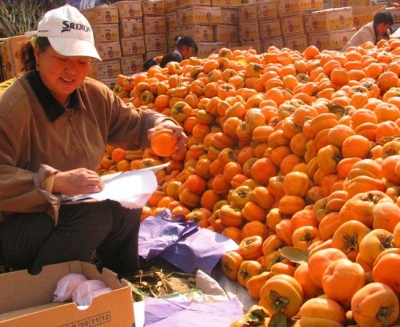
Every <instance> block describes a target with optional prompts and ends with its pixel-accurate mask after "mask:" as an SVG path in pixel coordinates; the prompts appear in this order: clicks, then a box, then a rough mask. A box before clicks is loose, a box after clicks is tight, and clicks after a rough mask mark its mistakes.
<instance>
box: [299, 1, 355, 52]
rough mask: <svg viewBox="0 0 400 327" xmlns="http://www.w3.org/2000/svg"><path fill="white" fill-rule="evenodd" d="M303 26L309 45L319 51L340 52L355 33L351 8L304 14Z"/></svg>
mask: <svg viewBox="0 0 400 327" xmlns="http://www.w3.org/2000/svg"><path fill="white" fill-rule="evenodd" d="M304 24H305V28H306V31H307V33H308V39H309V43H310V44H313V45H315V46H317V47H318V48H319V49H320V50H324V49H333V50H340V49H341V48H342V47H343V46H344V45H345V44H346V43H347V42H348V40H349V39H350V38H351V36H352V35H353V34H354V33H355V32H356V28H355V27H353V24H354V23H353V11H352V8H351V7H342V8H331V9H323V10H318V11H313V12H309V13H305V14H304Z"/></svg>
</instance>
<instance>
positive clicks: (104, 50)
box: [96, 42, 121, 60]
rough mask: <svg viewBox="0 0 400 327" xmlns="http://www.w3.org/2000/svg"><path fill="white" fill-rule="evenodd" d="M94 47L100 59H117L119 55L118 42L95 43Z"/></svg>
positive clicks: (119, 47)
mask: <svg viewBox="0 0 400 327" xmlns="http://www.w3.org/2000/svg"><path fill="white" fill-rule="evenodd" d="M96 49H97V52H98V53H99V55H100V58H101V59H102V60H110V59H117V58H120V57H121V46H120V44H119V42H105V43H97V44H96Z"/></svg>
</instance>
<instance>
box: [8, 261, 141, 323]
mask: <svg viewBox="0 0 400 327" xmlns="http://www.w3.org/2000/svg"><path fill="white" fill-rule="evenodd" d="M69 273H81V274H83V275H85V276H86V277H87V278H88V279H97V280H101V281H103V282H105V283H106V284H107V286H108V287H110V288H111V289H113V291H112V292H110V293H106V294H103V295H99V296H97V297H95V298H94V299H93V303H92V304H91V305H90V306H89V307H88V308H87V309H85V310H80V309H78V308H77V305H76V304H75V303H74V302H65V303H52V301H53V297H54V291H55V290H56V287H57V282H58V281H59V280H60V279H61V278H62V277H64V276H65V275H67V274H69ZM0 289H1V300H0V326H1V327H3V326H4V327H21V326H29V327H54V326H60V327H69V326H71V327H72V326H101V327H107V326H109V327H113V326H126V327H128V326H129V327H130V326H132V324H133V322H134V313H133V300H132V290H131V285H130V283H129V282H128V281H126V280H124V279H122V280H121V281H119V280H118V278H117V275H116V274H115V273H113V272H112V271H110V270H108V269H103V272H102V273H99V272H98V270H97V268H96V266H94V265H92V264H90V263H84V262H80V261H72V262H65V263H60V264H55V265H49V266H45V267H43V269H42V271H41V272H40V273H39V274H37V275H30V274H29V273H28V272H27V271H26V270H20V271H14V272H10V273H5V274H0Z"/></svg>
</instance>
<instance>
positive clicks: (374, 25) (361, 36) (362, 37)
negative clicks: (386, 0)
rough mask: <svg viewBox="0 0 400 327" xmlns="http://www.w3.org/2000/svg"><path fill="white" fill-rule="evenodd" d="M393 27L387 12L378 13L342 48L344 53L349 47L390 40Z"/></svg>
mask: <svg viewBox="0 0 400 327" xmlns="http://www.w3.org/2000/svg"><path fill="white" fill-rule="evenodd" d="M392 25H393V16H392V14H391V13H390V12H389V11H380V12H378V13H376V14H375V16H374V19H373V21H372V22H369V23H367V24H365V25H364V26H362V27H361V28H360V29H359V30H358V31H357V32H356V33H355V34H353V36H352V37H351V38H350V40H349V41H348V42H347V44H346V45H345V46H344V47H343V48H342V51H346V49H347V48H349V47H353V46H354V47H357V46H360V45H362V44H363V43H366V42H371V43H372V44H374V45H376V44H377V43H378V42H379V41H380V40H388V39H389V38H390V28H391V26H392Z"/></svg>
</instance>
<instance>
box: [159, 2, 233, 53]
mask: <svg viewBox="0 0 400 327" xmlns="http://www.w3.org/2000/svg"><path fill="white" fill-rule="evenodd" d="M218 1H220V2H215V3H214V5H215V4H217V3H218V4H225V6H228V5H229V4H232V5H233V4H234V3H235V2H237V1H239V0H227V1H226V2H225V0H218ZM221 1H222V2H221ZM214 5H212V3H211V0H166V1H165V6H166V19H167V30H168V33H167V34H168V36H167V42H168V52H172V51H173V50H174V49H175V48H176V41H175V37H176V36H184V35H187V36H191V37H192V38H193V39H194V40H195V41H196V43H197V45H198V47H199V52H198V54H197V56H198V57H200V58H205V57H207V56H209V55H210V54H211V53H212V52H214V51H216V50H217V49H219V48H221V47H226V46H228V41H234V40H235V36H237V29H235V22H236V18H237V11H235V10H234V9H233V6H228V7H229V8H228V9H224V10H223V8H222V7H221V6H214ZM216 33H217V34H216ZM223 39H225V40H223ZM237 41H238V39H237Z"/></svg>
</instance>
